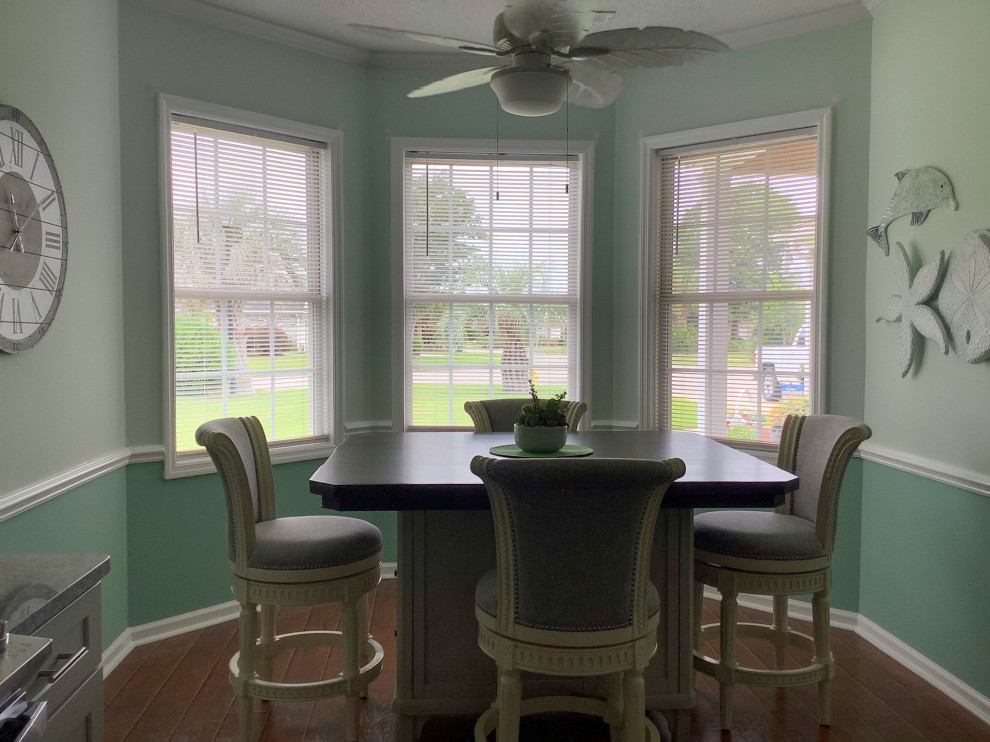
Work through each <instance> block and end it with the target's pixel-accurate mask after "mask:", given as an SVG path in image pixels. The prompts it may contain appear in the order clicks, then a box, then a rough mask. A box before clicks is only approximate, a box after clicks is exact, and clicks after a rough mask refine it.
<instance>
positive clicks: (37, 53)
mask: <svg viewBox="0 0 990 742" xmlns="http://www.w3.org/2000/svg"><path fill="white" fill-rule="evenodd" d="M0 18H2V19H0V25H2V27H3V28H4V29H5V32H4V35H3V41H2V43H0V102H2V103H5V104H8V105H12V106H16V107H17V108H20V109H21V110H22V111H24V113H26V114H27V115H28V116H29V117H30V118H31V120H32V121H34V123H35V124H36V125H37V126H38V128H39V130H40V131H41V134H42V136H43V137H44V138H45V141H46V142H47V143H48V147H49V149H50V150H51V152H52V155H53V156H54V158H55V166H56V167H57V168H58V174H59V177H60V179H61V181H62V187H63V189H64V191H65V208H66V214H67V223H68V228H69V250H68V253H67V255H68V264H67V273H66V280H65V291H64V294H63V296H62V302H61V304H60V306H59V309H58V314H57V315H56V317H55V321H54V323H53V324H52V326H51V329H50V330H49V331H48V333H47V334H46V335H45V337H43V338H42V339H41V341H40V342H39V343H38V345H36V346H35V347H34V348H32V349H30V350H27V351H25V352H23V353H20V354H18V355H6V354H2V355H0V380H2V388H3V390H4V393H3V418H4V421H5V424H4V425H0V471H2V472H3V483H2V485H0V496H2V495H5V494H7V493H8V492H10V491H13V490H16V489H19V488H21V487H24V486H26V485H29V484H32V483H34V482H36V481H39V480H41V479H45V478H47V477H50V476H52V475H53V474H56V473H58V472H61V471H64V470H66V469H70V468H72V467H74V466H77V465H79V464H81V463H83V462H85V461H89V460H90V459H93V458H96V457H98V456H102V455H103V454H105V453H107V452H108V451H111V450H115V449H118V448H120V447H121V446H122V445H123V442H124V401H123V399H122V398H121V395H120V388H121V383H122V379H123V374H122V359H123V336H122V331H121V304H120V296H121V275H120V173H119V163H120V132H119V121H118V118H117V52H116V50H117V14H116V2H115V1H114V0H93V2H87V3H64V2H60V1H59V0H8V1H7V2H4V3H3V11H2V16H0ZM83 390H85V391H84V393H83ZM15 421H16V422H15Z"/></svg>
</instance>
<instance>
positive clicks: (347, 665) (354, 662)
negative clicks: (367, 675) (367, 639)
mask: <svg viewBox="0 0 990 742" xmlns="http://www.w3.org/2000/svg"><path fill="white" fill-rule="evenodd" d="M359 613H360V611H359V610H358V606H357V603H356V602H353V601H346V602H345V603H344V605H343V606H342V609H341V616H340V630H341V632H342V633H343V635H344V636H343V642H344V678H346V679H347V680H348V686H349V685H350V680H351V679H353V678H355V677H357V674H358V670H359V669H360V667H361V650H360V648H359V644H358V642H360V641H361V640H362V638H363V635H362V632H361V630H360V626H361V624H360V621H359V618H358V616H359ZM345 699H346V706H347V742H356V741H357V738H358V727H359V725H360V713H361V707H360V705H359V703H358V701H359V699H360V693H359V692H358V691H355V690H353V689H352V688H350V687H348V688H347V693H346V695H345Z"/></svg>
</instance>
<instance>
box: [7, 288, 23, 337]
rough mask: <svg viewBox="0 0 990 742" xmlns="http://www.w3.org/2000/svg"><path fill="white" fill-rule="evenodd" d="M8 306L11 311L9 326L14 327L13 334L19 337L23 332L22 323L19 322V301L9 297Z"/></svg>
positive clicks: (14, 297)
mask: <svg viewBox="0 0 990 742" xmlns="http://www.w3.org/2000/svg"><path fill="white" fill-rule="evenodd" d="M10 306H11V309H12V310H13V317H12V318H11V324H12V325H13V326H14V333H15V334H17V335H20V334H21V333H22V332H24V322H23V320H21V300H20V299H18V298H17V297H16V296H12V297H10Z"/></svg>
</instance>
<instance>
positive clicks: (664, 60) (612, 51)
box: [570, 26, 729, 69]
mask: <svg viewBox="0 0 990 742" xmlns="http://www.w3.org/2000/svg"><path fill="white" fill-rule="evenodd" d="M728 48H729V47H727V46H726V45H725V44H723V43H722V42H721V41H719V40H718V39H716V38H714V37H712V36H708V35H706V34H703V33H699V32H697V31H685V30H684V29H681V28H671V27H669V26H648V27H646V28H615V29H612V30H610V31H599V32H598V33H593V34H588V35H587V36H585V37H584V38H583V39H582V40H581V44H580V46H575V47H573V48H571V50H570V55H571V57H573V58H576V59H582V58H583V59H587V60H589V61H592V60H593V61H594V62H595V63H597V64H600V65H603V66H605V67H608V68H610V69H640V68H644V67H670V66H674V65H679V64H684V63H685V62H690V61H692V60H694V59H698V58H700V57H703V56H706V55H708V54H711V53H712V52H721V51H726V50H727V49H728ZM603 49H607V50H608V54H603V52H602V50H603Z"/></svg>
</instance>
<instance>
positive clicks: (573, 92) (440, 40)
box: [350, 0, 728, 116]
mask: <svg viewBox="0 0 990 742" xmlns="http://www.w3.org/2000/svg"><path fill="white" fill-rule="evenodd" d="M592 3H593V0H507V2H506V4H505V10H504V11H503V12H501V13H499V14H498V15H497V16H496V17H495V28H494V32H493V39H492V43H491V45H488V44H481V43H476V42H473V41H461V40H459V39H448V38H445V37H443V36H434V35H432V34H426V33H419V32H418V31H405V30H401V29H395V28H384V27H382V26H367V25H363V24H357V23H354V24H350V25H351V26H352V27H353V28H356V29H359V30H362V31H366V32H369V33H374V34H376V35H379V36H385V37H388V38H393V39H394V38H397V37H401V38H405V39H414V40H416V41H422V42H425V43H428V44H435V45H437V46H443V47H447V48H448V49H459V50H461V51H465V52H471V53H472V54H479V55H485V56H488V57H494V58H495V60H496V63H495V64H490V65H488V66H485V67H481V68H480V69H474V70H469V71H467V72H461V73H459V74H456V75H451V76H450V77H445V78H443V79H442V80H437V81H436V82H432V83H430V84H429V85H424V86H423V87H421V88H418V89H416V90H413V91H412V92H411V93H409V94H408V97H410V98H422V97H425V96H429V95H440V94H441V93H452V92H454V91H457V90H465V89H467V88H472V87H475V86H477V85H484V84H485V83H489V84H490V85H491V87H492V90H494V91H495V95H496V96H497V97H498V101H499V105H501V106H502V109H503V110H504V111H506V112H508V113H513V114H516V115H517V116H545V115H547V114H550V113H554V112H555V111H557V110H558V109H559V108H560V106H561V104H562V103H563V102H564V99H565V97H567V98H568V99H569V101H570V102H571V103H576V104H577V105H580V106H585V107H587V108H604V107H605V106H608V105H610V104H611V103H612V102H614V101H615V99H616V98H618V97H619V93H620V92H622V77H621V75H619V72H620V71H623V70H632V69H641V68H646V67H668V66H674V65H679V64H683V63H684V62H688V61H691V60H694V59H697V58H699V57H702V56H704V55H707V54H709V53H712V52H719V51H725V50H726V49H727V48H728V47H726V45H725V44H723V43H722V42H721V41H719V40H718V39H715V38H713V37H711V36H707V35H705V34H703V33H698V32H697V31H685V30H683V29H680V28H671V27H669V26H647V27H646V28H615V29H610V30H605V31H596V32H593V31H592V29H593V28H594V21H595V19H596V17H601V16H602V15H607V14H609V13H611V11H602V10H595V9H594V6H593V4H592Z"/></svg>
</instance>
